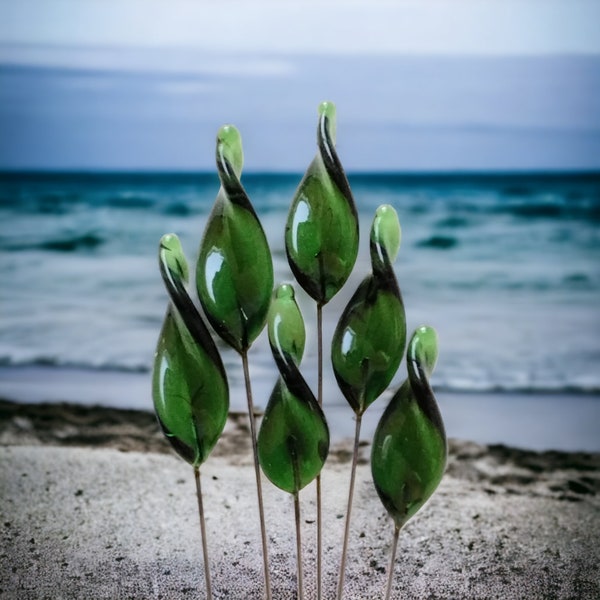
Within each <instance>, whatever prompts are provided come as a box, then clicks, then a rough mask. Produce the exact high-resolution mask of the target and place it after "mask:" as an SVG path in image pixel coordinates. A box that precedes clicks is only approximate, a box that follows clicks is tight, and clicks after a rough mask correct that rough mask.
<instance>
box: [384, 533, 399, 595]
mask: <svg viewBox="0 0 600 600" xmlns="http://www.w3.org/2000/svg"><path fill="white" fill-rule="evenodd" d="M399 533H400V527H398V525H394V541H393V543H392V555H391V557H390V568H389V573H388V580H387V588H386V590H385V600H390V594H391V593H392V581H393V580H394V562H395V560H396V549H397V548H398V534H399Z"/></svg>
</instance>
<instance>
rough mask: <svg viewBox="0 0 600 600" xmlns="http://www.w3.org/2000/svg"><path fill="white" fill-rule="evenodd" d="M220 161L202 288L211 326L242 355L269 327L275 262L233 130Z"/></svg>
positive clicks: (199, 274) (223, 134)
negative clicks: (245, 179) (245, 184)
mask: <svg viewBox="0 0 600 600" xmlns="http://www.w3.org/2000/svg"><path fill="white" fill-rule="evenodd" d="M216 161H217V169H218V173H219V178H220V180H221V189H220V190H219V193H218V195H217V199H216V201H215V204H214V206H213V209H212V212H211V214H210V216H209V218H208V222H207V224H206V228H205V230H204V235H203V238H202V241H201V243H200V253H199V257H198V262H197V265H196V286H197V289H198V296H199V298H200V302H201V303H202V307H203V308H204V312H205V313H206V316H207V318H208V320H209V321H210V324H211V325H212V326H213V327H214V329H215V331H216V332H217V333H218V334H219V335H220V336H221V337H222V338H223V339H224V340H225V341H226V342H227V343H228V344H229V345H230V346H232V347H233V348H234V349H235V350H237V351H238V352H240V353H242V352H244V351H245V350H247V349H248V348H249V347H250V345H251V344H252V342H253V341H254V339H255V338H256V337H257V336H258V334H259V333H260V332H261V331H262V329H263V328H264V326H265V322H266V318H267V311H268V309H269V303H270V301H271V293H272V291H273V262H272V259H271V252H270V250H269V246H268V243H267V239H266V237H265V233H264V231H263V228H262V226H261V224H260V222H259V220H258V217H257V216H256V213H255V211H254V208H253V207H252V204H251V203H250V200H249V199H248V196H247V195H246V192H245V190H244V188H243V187H242V184H241V183H240V175H241V171H242V166H243V152H242V142H241V136H240V134H239V132H238V130H237V129H236V128H235V127H233V126H232V125H225V126H223V127H222V128H221V129H220V130H219V133H218V135H217V150H216Z"/></svg>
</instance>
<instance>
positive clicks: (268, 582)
mask: <svg viewBox="0 0 600 600" xmlns="http://www.w3.org/2000/svg"><path fill="white" fill-rule="evenodd" d="M242 365H243V367H244V380H245V382H246V396H247V399H248V417H249V419H250V437H251V438H252V454H253V455H254V474H255V476H256V493H257V496H258V514H259V518H260V535H261V539H262V553H263V570H264V575H265V592H266V595H267V600H271V578H270V576H269V554H268V547H267V531H266V527H265V511H264V508H263V494H262V483H261V478H260V465H259V463H258V448H257V445H256V421H255V419H254V402H253V401H252V386H251V385H250V370H249V368H248V353H247V352H243V353H242Z"/></svg>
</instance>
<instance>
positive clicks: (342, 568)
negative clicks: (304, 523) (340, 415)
mask: <svg viewBox="0 0 600 600" xmlns="http://www.w3.org/2000/svg"><path fill="white" fill-rule="evenodd" d="M361 422H362V415H356V429H355V432H354V451H353V453H352V469H351V471H350V491H349V492H348V508H347V510H346V525H345V527H344V544H343V546H342V561H341V563H340V575H339V580H338V589H337V598H338V600H341V599H342V595H343V593H344V577H345V575H346V555H347V552H348V534H349V532H350V516H351V514H352V499H353V497H354V480H355V478H356V465H357V463H358V444H359V441H360V425H361Z"/></svg>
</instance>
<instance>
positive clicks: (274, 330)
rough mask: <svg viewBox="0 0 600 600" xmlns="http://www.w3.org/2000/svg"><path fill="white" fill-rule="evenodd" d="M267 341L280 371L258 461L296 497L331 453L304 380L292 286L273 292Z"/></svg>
mask: <svg viewBox="0 0 600 600" xmlns="http://www.w3.org/2000/svg"><path fill="white" fill-rule="evenodd" d="M268 330H269V343H270V345H271V350H272V352H273V356H274V358H275V362H276V364H277V367H278V369H279V371H280V373H281V377H280V378H279V379H278V381H277V383H276V385H275V388H274V390H273V393H272V394H271V397H270V399H269V402H268V404H267V407H266V409H265V414H264V417H263V420H262V423H261V427H260V431H259V434H258V457H259V461H260V465H261V467H262V470H263V472H264V473H265V475H266V476H267V477H268V478H269V480H270V481H271V482H272V483H273V484H275V485H276V486H277V487H279V488H280V489H282V490H285V491H286V492H289V493H291V494H294V493H297V492H298V491H300V490H301V489H302V488H304V487H305V486H306V485H308V484H309V483H310V482H311V481H312V480H313V479H314V478H315V477H316V476H317V475H318V474H319V472H320V471H321V469H322V468H323V465H324V464H325V460H326V459H327V454H328V452H329V428H328V427H327V423H326V421H325V415H324V414H323V411H322V410H321V408H320V406H319V404H318V402H317V400H316V398H315V397H314V395H313V393H312V391H311V390H310V388H309V387H308V385H307V384H306V382H305V380H304V378H303V377H302V375H301V373H300V371H299V369H298V365H299V363H300V360H301V359H302V353H303V351H304V342H305V329H304V321H303V319H302V315H301V313H300V310H299V308H298V305H297V304H296V300H295V296H294V290H293V288H292V286H291V285H287V284H283V285H281V286H279V287H278V288H277V290H276V292H275V295H274V298H273V302H272V304H271V308H270V310H269V325H268Z"/></svg>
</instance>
